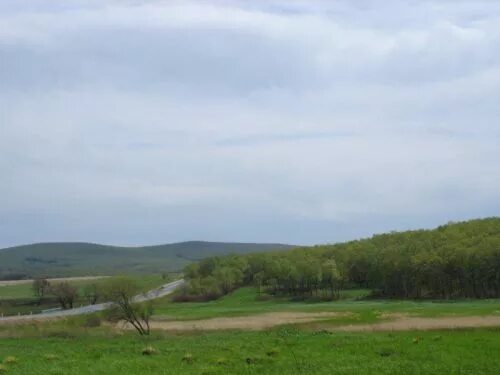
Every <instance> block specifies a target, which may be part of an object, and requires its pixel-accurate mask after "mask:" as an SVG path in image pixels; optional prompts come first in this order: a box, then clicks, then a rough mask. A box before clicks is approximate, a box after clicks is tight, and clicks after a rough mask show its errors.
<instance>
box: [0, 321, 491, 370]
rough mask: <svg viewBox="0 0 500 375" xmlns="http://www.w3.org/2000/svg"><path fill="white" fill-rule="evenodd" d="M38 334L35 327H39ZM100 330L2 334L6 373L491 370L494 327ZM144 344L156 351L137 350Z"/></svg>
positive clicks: (1, 355)
mask: <svg viewBox="0 0 500 375" xmlns="http://www.w3.org/2000/svg"><path fill="white" fill-rule="evenodd" d="M39 334H40V333H39ZM104 335H105V334H104V333H103V332H102V331H97V332H94V333H92V331H91V330H88V331H87V333H82V334H78V333H76V334H72V333H71V332H69V331H65V330H59V331H52V332H51V333H47V336H44V337H43V336H36V337H25V338H1V339H0V360H2V359H5V358H7V357H9V356H14V357H15V359H16V361H15V363H11V364H5V365H4V366H5V369H6V371H5V373H6V374H7V373H8V374H34V375H35V374H44V375H45V374H67V373H71V374H124V373H126V374H145V373H154V374H228V373H230V374H333V373H335V374H400V373H405V374H497V373H499V372H500V357H499V356H498V352H499V351H500V331H498V330H483V329H478V330H462V331H433V332H418V333H415V332H397V333H329V332H325V331H303V330H297V329H293V328H281V329H275V330H271V331H264V332H221V333H206V334H201V333H197V334H183V335H162V334H156V335H154V336H152V337H150V338H148V339H141V338H139V337H137V336H134V335H133V334H132V333H127V334H124V335H123V334H116V333H115V334H113V333H108V334H107V336H104ZM147 346H151V347H153V348H154V349H155V350H156V351H157V353H156V354H153V355H143V354H142V350H143V348H145V347H147Z"/></svg>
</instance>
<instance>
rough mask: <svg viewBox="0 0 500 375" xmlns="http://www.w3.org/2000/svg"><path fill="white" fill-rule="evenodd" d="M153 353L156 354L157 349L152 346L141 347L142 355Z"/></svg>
mask: <svg viewBox="0 0 500 375" xmlns="http://www.w3.org/2000/svg"><path fill="white" fill-rule="evenodd" d="M154 354H158V351H157V350H156V349H155V348H153V347H152V346H146V347H145V348H144V349H142V355H154Z"/></svg>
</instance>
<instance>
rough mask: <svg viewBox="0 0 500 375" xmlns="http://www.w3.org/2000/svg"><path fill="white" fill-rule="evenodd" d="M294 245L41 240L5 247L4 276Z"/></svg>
mask: <svg viewBox="0 0 500 375" xmlns="http://www.w3.org/2000/svg"><path fill="white" fill-rule="evenodd" d="M292 247H293V246H291V245H283V244H259V243H229V242H204V241H189V242H180V243H173V244H166V245H156V246H142V247H120V246H107V245H99V244H92V243H84V242H59V243H58V242H56V243H37V244H32V245H23V246H15V247H9V248H5V249H1V250H0V279H6V278H31V277H38V276H50V277H58V276H80V275H99V274H106V275H111V274H119V273H153V272H171V271H178V270H181V269H182V268H183V267H184V266H185V265H186V264H188V263H190V262H192V261H196V260H200V259H202V258H206V257H210V256H216V255H225V254H231V253H235V254H244V253H249V252H264V251H271V250H284V249H290V248H292Z"/></svg>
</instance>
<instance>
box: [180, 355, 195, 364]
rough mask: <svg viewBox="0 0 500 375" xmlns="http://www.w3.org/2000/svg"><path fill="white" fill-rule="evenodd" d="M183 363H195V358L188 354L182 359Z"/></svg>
mask: <svg viewBox="0 0 500 375" xmlns="http://www.w3.org/2000/svg"><path fill="white" fill-rule="evenodd" d="M182 362H184V363H189V364H191V363H193V362H194V357H193V355H192V354H191V353H186V354H184V356H183V357H182Z"/></svg>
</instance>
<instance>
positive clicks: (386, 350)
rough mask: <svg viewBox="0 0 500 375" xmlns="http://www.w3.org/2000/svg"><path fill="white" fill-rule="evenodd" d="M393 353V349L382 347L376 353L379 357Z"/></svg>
mask: <svg viewBox="0 0 500 375" xmlns="http://www.w3.org/2000/svg"><path fill="white" fill-rule="evenodd" d="M393 354H394V349H391V348H383V349H380V350H379V351H378V355H379V356H381V357H389V356H391V355H393Z"/></svg>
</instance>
